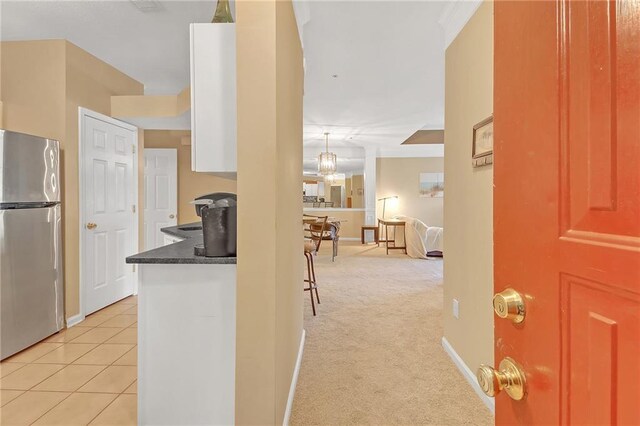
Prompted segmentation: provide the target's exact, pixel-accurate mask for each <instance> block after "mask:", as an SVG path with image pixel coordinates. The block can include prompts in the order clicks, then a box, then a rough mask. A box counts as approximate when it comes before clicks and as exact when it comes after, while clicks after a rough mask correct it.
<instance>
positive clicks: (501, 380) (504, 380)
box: [476, 357, 526, 401]
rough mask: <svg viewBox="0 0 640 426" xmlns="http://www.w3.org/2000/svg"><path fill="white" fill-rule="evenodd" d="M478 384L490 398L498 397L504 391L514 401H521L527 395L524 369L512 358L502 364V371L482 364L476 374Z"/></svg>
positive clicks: (504, 360)
mask: <svg viewBox="0 0 640 426" xmlns="http://www.w3.org/2000/svg"><path fill="white" fill-rule="evenodd" d="M476 378H477V379H478V384H479V385H480V388H481V389H482V391H483V392H484V393H485V394H487V395H489V396H496V395H497V394H498V393H500V391H501V390H503V389H504V391H505V392H507V395H509V396H510V397H511V398H512V399H515V400H516V401H520V400H521V399H522V398H524V396H525V394H526V378H525V375H524V372H523V371H522V368H521V367H520V366H519V365H518V364H517V363H516V362H515V361H514V360H513V359H511V358H509V357H506V358H505V359H503V360H502V361H501V362H500V370H495V369H494V368H493V367H490V366H488V365H484V364H482V365H481V366H480V368H478V372H477V373H476Z"/></svg>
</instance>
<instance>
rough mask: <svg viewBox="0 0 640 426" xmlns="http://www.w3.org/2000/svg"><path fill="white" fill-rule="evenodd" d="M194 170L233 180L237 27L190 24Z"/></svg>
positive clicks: (230, 25)
mask: <svg viewBox="0 0 640 426" xmlns="http://www.w3.org/2000/svg"><path fill="white" fill-rule="evenodd" d="M190 31H191V169H192V170H193V171H196V172H209V173H215V174H220V175H223V176H227V177H234V176H235V173H236V172H237V165H236V163H237V160H236V133H237V130H236V127H237V126H236V123H237V120H236V25H235V24H191V26H190Z"/></svg>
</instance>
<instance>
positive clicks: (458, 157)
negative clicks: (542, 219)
mask: <svg viewBox="0 0 640 426" xmlns="http://www.w3.org/2000/svg"><path fill="white" fill-rule="evenodd" d="M445 62H446V77H445V80H446V87H445V188H446V189H445V198H444V228H445V233H444V253H445V257H444V335H445V338H446V339H447V340H448V341H449V343H450V344H451V345H452V346H453V348H454V349H455V350H456V352H457V353H458V354H459V355H460V356H461V357H462V359H463V360H464V362H465V363H466V364H467V365H468V366H469V368H471V370H472V371H475V369H476V368H477V367H478V366H479V365H480V364H481V363H487V364H490V365H493V310H492V305H491V298H492V294H493V166H486V167H482V168H476V169H474V168H472V167H471V134H472V129H473V126H474V125H475V124H476V123H478V122H479V121H481V120H483V119H485V118H487V117H488V116H490V115H491V114H492V112H493V4H492V3H491V2H485V3H484V4H482V5H481V6H480V8H479V9H478V11H477V12H476V13H475V15H474V16H473V17H472V18H471V20H470V21H469V22H468V23H467V25H466V26H465V27H464V29H463V30H462V32H461V33H460V34H459V35H458V37H457V38H456V39H455V40H454V41H453V43H452V44H451V45H450V46H449V48H448V49H447V51H446V61H445ZM454 298H455V299H457V300H459V302H460V318H459V319H456V318H454V317H453V315H452V308H451V307H452V300H453V299H454Z"/></svg>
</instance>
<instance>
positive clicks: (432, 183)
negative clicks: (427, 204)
mask: <svg viewBox="0 0 640 426" xmlns="http://www.w3.org/2000/svg"><path fill="white" fill-rule="evenodd" d="M418 195H419V196H420V197H429V198H442V197H444V173H420V191H419V193H418Z"/></svg>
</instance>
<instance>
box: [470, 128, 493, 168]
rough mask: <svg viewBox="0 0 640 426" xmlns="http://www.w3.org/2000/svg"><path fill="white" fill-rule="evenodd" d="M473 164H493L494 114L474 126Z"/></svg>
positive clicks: (476, 165) (478, 165)
mask: <svg viewBox="0 0 640 426" xmlns="http://www.w3.org/2000/svg"><path fill="white" fill-rule="evenodd" d="M471 164H472V165H473V167H482V166H486V165H489V164H493V116H491V117H489V118H487V119H484V120H482V121H481V122H479V123H478V124H476V125H475V126H473V146H472V149H471Z"/></svg>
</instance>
